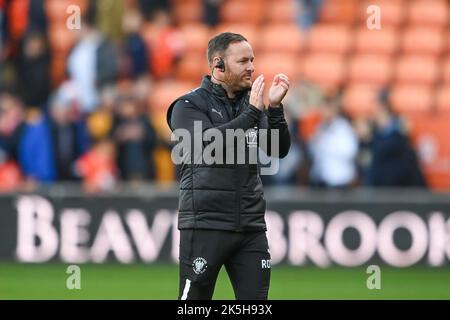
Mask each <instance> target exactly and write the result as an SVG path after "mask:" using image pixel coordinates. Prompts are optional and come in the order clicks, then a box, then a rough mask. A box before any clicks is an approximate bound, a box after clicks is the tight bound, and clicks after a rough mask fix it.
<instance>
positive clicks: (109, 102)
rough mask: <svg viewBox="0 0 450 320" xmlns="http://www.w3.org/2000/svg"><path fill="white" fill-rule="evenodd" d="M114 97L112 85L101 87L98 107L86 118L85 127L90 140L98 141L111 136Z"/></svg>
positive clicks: (115, 95) (115, 97) (114, 92)
mask: <svg viewBox="0 0 450 320" xmlns="http://www.w3.org/2000/svg"><path fill="white" fill-rule="evenodd" d="M116 99H117V94H116V91H115V88H114V87H105V88H103V90H102V92H101V104H100V108H99V109H98V110H97V111H95V112H93V113H91V114H90V115H89V116H88V118H87V129H88V132H89V135H90V137H91V138H92V140H94V141H100V140H104V139H107V138H109V137H111V135H112V129H113V122H114V119H113V112H114V103H115V100H116Z"/></svg>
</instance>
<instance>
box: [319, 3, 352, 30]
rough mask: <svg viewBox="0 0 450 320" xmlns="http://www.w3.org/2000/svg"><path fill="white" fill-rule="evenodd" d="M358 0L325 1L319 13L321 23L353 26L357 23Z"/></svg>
mask: <svg viewBox="0 0 450 320" xmlns="http://www.w3.org/2000/svg"><path fill="white" fill-rule="evenodd" d="M357 10H358V0H325V1H324V3H323V5H322V6H321V8H320V11H319V21H320V22H322V23H330V24H346V25H351V24H353V23H354V22H355V21H356V17H357Z"/></svg>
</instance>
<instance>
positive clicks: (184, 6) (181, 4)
mask: <svg viewBox="0 0 450 320" xmlns="http://www.w3.org/2000/svg"><path fill="white" fill-rule="evenodd" d="M202 12H203V7H202V1H201V0H185V1H176V2H175V3H174V4H173V9H172V14H173V17H174V19H175V21H176V22H177V23H178V24H179V25H184V24H193V23H199V22H201V21H202Z"/></svg>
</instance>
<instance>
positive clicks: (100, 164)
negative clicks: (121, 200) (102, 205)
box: [75, 139, 117, 193]
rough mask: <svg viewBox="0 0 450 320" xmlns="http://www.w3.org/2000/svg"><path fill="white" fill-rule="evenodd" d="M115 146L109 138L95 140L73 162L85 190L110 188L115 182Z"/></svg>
mask: <svg viewBox="0 0 450 320" xmlns="http://www.w3.org/2000/svg"><path fill="white" fill-rule="evenodd" d="M115 154H116V151H115V147H114V143H113V142H112V141H111V140H107V139H106V140H101V141H99V142H97V143H96V144H95V145H94V146H93V147H92V148H91V149H90V150H89V151H88V152H87V153H85V154H84V155H83V156H81V157H80V158H79V159H78V160H77V161H76V162H75V171H76V173H77V174H78V176H80V177H82V178H83V186H84V189H85V191H86V192H88V193H95V192H99V191H108V190H112V189H113V188H114V187H115V185H116V182H117V167H116V163H115Z"/></svg>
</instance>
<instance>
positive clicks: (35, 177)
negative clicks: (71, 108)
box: [17, 109, 57, 188]
mask: <svg viewBox="0 0 450 320" xmlns="http://www.w3.org/2000/svg"><path fill="white" fill-rule="evenodd" d="M17 139H18V145H17V147H18V160H19V164H20V168H21V171H22V173H23V175H24V176H25V179H26V180H27V184H28V186H29V187H30V188H33V187H34V186H36V185H37V183H39V182H45V183H48V182H53V181H55V179H56V178H57V170H56V163H55V159H54V155H53V145H52V136H51V129H50V125H49V121H48V118H47V117H46V116H45V115H44V114H43V113H42V112H41V111H40V110H38V109H29V110H28V112H27V116H26V121H25V124H24V125H23V126H21V127H20V129H19V132H18V135H17Z"/></svg>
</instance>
